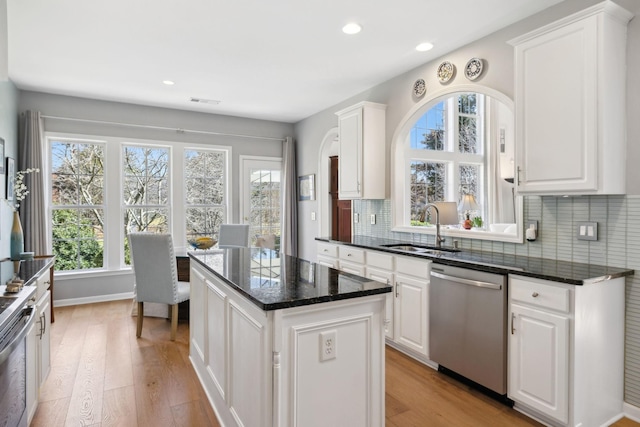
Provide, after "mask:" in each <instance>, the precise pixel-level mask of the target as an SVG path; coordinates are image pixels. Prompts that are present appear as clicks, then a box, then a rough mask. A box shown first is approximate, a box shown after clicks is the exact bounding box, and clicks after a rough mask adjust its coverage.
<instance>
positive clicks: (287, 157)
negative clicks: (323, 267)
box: [280, 137, 298, 256]
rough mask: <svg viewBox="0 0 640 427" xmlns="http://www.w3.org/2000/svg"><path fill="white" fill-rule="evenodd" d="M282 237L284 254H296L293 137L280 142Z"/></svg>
mask: <svg viewBox="0 0 640 427" xmlns="http://www.w3.org/2000/svg"><path fill="white" fill-rule="evenodd" d="M282 181H283V184H282V195H283V196H282V204H283V207H282V217H283V221H282V238H281V239H280V247H281V250H282V252H283V253H284V254H285V255H291V256H298V191H297V183H298V177H297V172H296V146H295V142H294V140H293V138H291V137H287V138H285V140H284V142H283V144H282Z"/></svg>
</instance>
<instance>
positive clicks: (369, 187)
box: [336, 102, 387, 200]
mask: <svg viewBox="0 0 640 427" xmlns="http://www.w3.org/2000/svg"><path fill="white" fill-rule="evenodd" d="M386 108H387V107H386V106H385V105H383V104H376V103H373V102H361V103H359V104H356V105H353V106H351V107H349V108H345V109H344V110H341V111H338V112H337V113H336V115H337V116H338V132H339V138H340V150H339V161H340V163H339V165H340V166H339V176H338V197H339V198H340V199H343V200H344V199H385V198H386V196H387V192H386V169H387V167H386V156H385V150H386V147H385V110H386Z"/></svg>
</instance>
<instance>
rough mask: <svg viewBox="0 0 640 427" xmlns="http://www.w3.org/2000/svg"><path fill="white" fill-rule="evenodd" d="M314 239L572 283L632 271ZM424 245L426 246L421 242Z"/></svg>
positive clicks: (361, 239) (374, 241)
mask: <svg viewBox="0 0 640 427" xmlns="http://www.w3.org/2000/svg"><path fill="white" fill-rule="evenodd" d="M316 240H318V241H324V242H330V243H337V244H343V245H349V246H355V247H360V248H364V249H375V250H377V251H383V252H388V253H393V254H396V255H406V256H414V257H418V258H423V259H430V260H432V261H433V262H434V263H438V264H446V265H452V266H456V267H465V268H470V269H474V270H480V271H488V272H492V273H498V274H519V275H522V276H527V277H535V278H538V279H545V280H553V281H555V282H562V283H567V284H572V285H584V284H588V283H595V282H600V281H603V280H608V279H614V278H617V277H624V276H631V275H633V273H634V271H633V270H631V269H627V268H617V267H607V266H603V265H594V264H581V263H575V262H568V261H558V260H554V259H547V258H532V257H525V256H520V255H513V254H503V253H498V252H485V251H474V250H467V249H461V250H459V252H449V251H438V252H437V253H424V254H417V253H411V252H405V251H399V250H394V249H391V248H388V247H387V246H386V245H394V244H414V245H416V246H420V245H421V244H420V243H412V242H407V241H402V240H393V239H384V238H376V237H368V236H354V237H352V240H351V241H348V242H345V241H338V240H332V239H330V238H322V237H318V238H316ZM425 246H427V245H425Z"/></svg>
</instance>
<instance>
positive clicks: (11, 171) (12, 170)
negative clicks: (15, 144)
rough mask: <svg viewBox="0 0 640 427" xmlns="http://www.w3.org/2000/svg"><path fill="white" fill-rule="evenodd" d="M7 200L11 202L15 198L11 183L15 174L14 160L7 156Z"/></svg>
mask: <svg viewBox="0 0 640 427" xmlns="http://www.w3.org/2000/svg"><path fill="white" fill-rule="evenodd" d="M6 171H7V179H6V181H7V201H9V202H13V200H14V199H15V192H14V187H13V183H14V181H15V176H16V161H15V160H14V159H12V158H11V157H7V169H6Z"/></svg>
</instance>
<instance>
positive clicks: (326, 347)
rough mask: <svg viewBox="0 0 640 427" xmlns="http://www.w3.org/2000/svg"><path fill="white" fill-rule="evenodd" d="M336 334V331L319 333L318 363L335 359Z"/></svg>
mask: <svg viewBox="0 0 640 427" xmlns="http://www.w3.org/2000/svg"><path fill="white" fill-rule="evenodd" d="M337 334H338V331H336V330H335V329H333V330H331V331H326V332H322V333H320V361H321V362H324V361H326V360H331V359H335V358H336V352H337V346H336V345H337V342H336V336H337Z"/></svg>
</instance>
